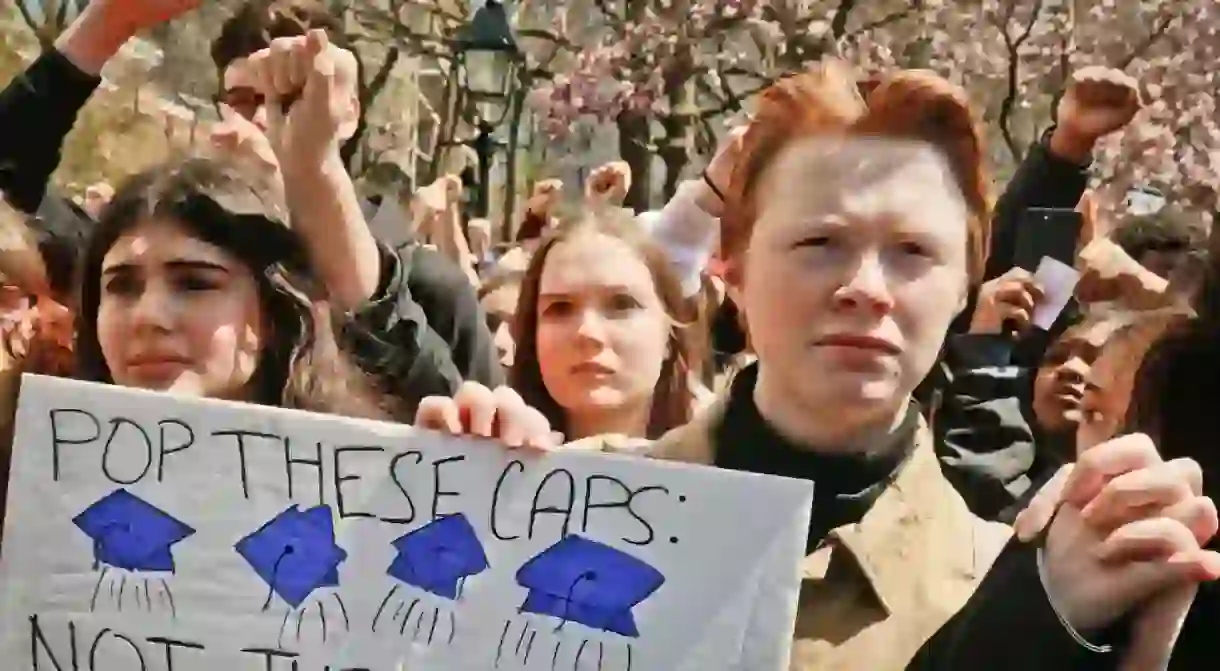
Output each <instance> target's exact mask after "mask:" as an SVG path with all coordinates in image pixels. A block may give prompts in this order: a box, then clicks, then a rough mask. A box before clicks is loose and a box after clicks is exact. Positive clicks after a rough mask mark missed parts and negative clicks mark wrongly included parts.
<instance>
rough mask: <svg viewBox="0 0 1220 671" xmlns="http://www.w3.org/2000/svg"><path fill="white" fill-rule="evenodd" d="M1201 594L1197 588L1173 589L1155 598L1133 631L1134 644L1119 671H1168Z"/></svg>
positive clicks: (1141, 614)
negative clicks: (1189, 614) (1190, 614)
mask: <svg viewBox="0 0 1220 671" xmlns="http://www.w3.org/2000/svg"><path fill="white" fill-rule="evenodd" d="M1198 591H1199V587H1198V585H1197V584H1194V583H1190V584H1186V585H1181V586H1179V587H1174V588H1172V589H1170V590H1169V591H1167V592H1162V593H1161V594H1160V595H1158V596H1156V597H1154V598H1153V599H1152V600H1151V601H1149V602H1148V604H1147V605H1146V606H1145V607H1144V608H1143V610H1142V612H1141V613H1140V614H1139V617H1138V619H1136V621H1135V624H1134V626H1133V627H1132V641H1131V645H1130V647H1129V648H1128V649H1127V650H1126V652H1125V653H1124V655H1123V659H1122V662H1121V663H1120V665H1119V671H1165V669H1167V668H1169V658H1170V656H1171V655H1172V654H1173V648H1174V644H1175V643H1177V640H1178V635H1179V634H1181V633H1182V624H1183V623H1184V622H1185V621H1186V614H1187V613H1188V612H1189V611H1190V606H1191V604H1192V603H1194V600H1195V594H1197V593H1198Z"/></svg>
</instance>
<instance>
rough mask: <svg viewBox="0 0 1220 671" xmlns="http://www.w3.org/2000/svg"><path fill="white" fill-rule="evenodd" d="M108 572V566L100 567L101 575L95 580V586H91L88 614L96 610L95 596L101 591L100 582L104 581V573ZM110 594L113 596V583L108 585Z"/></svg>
mask: <svg viewBox="0 0 1220 671" xmlns="http://www.w3.org/2000/svg"><path fill="white" fill-rule="evenodd" d="M109 570H110V567H109V566H103V567H102V574H101V575H100V576H98V578H97V584H96V585H94V586H93V598H92V599H90V600H89V612H90V613H92V612H93V611H95V610H97V595H98V592H101V591H102V581H103V580H105V579H106V573H107V572H108V571H109ZM110 594H111V596H113V595H114V583H113V582H112V583H110Z"/></svg>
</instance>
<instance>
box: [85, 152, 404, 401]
mask: <svg viewBox="0 0 1220 671" xmlns="http://www.w3.org/2000/svg"><path fill="white" fill-rule="evenodd" d="M274 193H276V191H275V189H274V188H273V187H272V186H271V185H270V184H269V183H267V182H266V181H264V180H262V179H260V178H257V177H253V176H251V175H249V174H247V173H245V172H244V171H242V170H241V169H239V168H238V167H237V166H236V165H233V164H230V163H227V162H223V161H217V160H214V159H210V158H187V159H184V160H181V161H178V162H175V163H170V164H168V165H164V166H160V167H156V168H153V169H150V170H148V171H146V172H143V173H140V174H137V175H136V176H134V177H132V178H131V179H129V180H128V181H127V182H126V183H125V184H124V185H123V186H122V187H121V188H120V189H119V190H118V193H116V194H115V197H114V199H113V200H112V201H111V202H110V204H109V205H108V206H107V207H106V209H105V210H104V211H103V212H102V214H101V216H100V218H99V222H98V226H97V228H96V229H95V230H94V231H93V233H92V236H91V237H90V239H89V241H88V244H87V246H86V250H85V254H84V259H83V262H82V264H81V280H80V283H79V285H80V301H79V312H78V327H77V336H76V347H75V352H76V377H77V378H79V379H83V380H89V381H94V382H105V383H112V382H113V380H112V378H111V374H110V369H109V367H108V366H107V365H106V360H105V357H104V356H103V355H102V349H101V345H100V343H99V342H98V334H97V315H98V305H99V303H100V301H101V284H102V283H101V272H102V262H103V260H104V258H105V256H106V254H107V253H108V252H109V251H110V248H111V247H112V246H113V245H114V244H115V242H116V241H117V240H118V239H119V238H120V237H122V236H123V235H124V234H126V233H127V232H129V231H130V230H131V229H133V228H134V227H136V226H137V225H139V224H141V223H142V222H145V221H149V220H166V221H173V222H175V223H177V224H178V225H181V226H183V227H184V228H185V230H186V231H187V233H188V234H189V235H191V236H192V237H195V238H197V239H199V240H202V241H204V242H207V243H209V244H212V245H215V246H216V247H219V248H221V249H223V250H225V251H226V252H228V253H229V254H232V255H233V256H234V257H236V258H237V259H238V260H239V261H240V262H241V263H242V264H244V265H245V266H246V267H247V268H249V269H250V272H251V273H252V274H253V275H254V278H255V281H256V282H257V285H258V295H259V299H260V302H261V308H262V310H263V315H264V317H265V319H266V322H267V323H268V324H269V328H268V333H267V342H266V343H265V345H264V347H263V351H262V353H261V354H260V356H259V360H258V363H257V366H256V368H255V372H254V376H253V378H252V379H251V380H250V388H251V392H252V393H251V398H250V399H249V400H250V401H251V402H253V403H258V404H260V405H269V406H278V407H285V408H298V409H301V410H309V411H313V412H321V413H329V414H337V415H346V416H352V417H369V418H379V419H381V418H387V417H389V416H390V415H391V414H397V413H396V412H394V410H395V408H394V406H393V404H392V402H391V401H390V399H388V398H387V397H385V396H384V395H381V394H379V393H378V392H377V391H376V390H375V387H374V385H373V384H372V382H371V381H370V379H369V378H368V377H366V376H365V375H364V374H363V373H361V372H360V371H359V369H357V368H356V367H355V365H353V364H352V363H351V362H350V361H349V360H348V358H347V357H346V356H345V355H344V354H343V353H342V352H341V351H340V349H339V347H338V345H337V339H336V331H337V326H338V322H337V320H338V319H339V318H338V316H337V315H335V314H333V313H332V311H331V310H330V308H329V305H328V303H327V301H326V295H325V292H324V290H323V288H322V284H321V282H320V281H319V280H318V278H317V276H316V273H315V271H314V268H313V266H312V264H311V263H310V260H309V257H308V254H307V253H306V250H305V248H304V245H303V243H302V241H301V239H300V237H299V236H298V235H297V234H296V233H294V232H293V231H291V230H290V229H289V228H288V227H287V226H286V225H285V224H284V222H285V221H286V220H287V217H286V215H285V211H284V208H283V206H282V204H280V203H278V201H277V198H276V197H275V196H274V195H273V194H274Z"/></svg>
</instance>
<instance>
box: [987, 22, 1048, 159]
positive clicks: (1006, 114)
mask: <svg viewBox="0 0 1220 671" xmlns="http://www.w3.org/2000/svg"><path fill="white" fill-rule="evenodd" d="M1045 4H1046V3H1045V0H1035V2H1034V5H1033V7H1032V8H1031V9H1030V13H1029V21H1028V22H1027V23H1026V24H1025V26H1024V27H1023V28H1022V30H1021V32H1020V33H1019V34H1018V35H1016V36H1015V37H1014V36H1013V35H1012V33H1010V32H1008V24H1009V23H1010V22H1011V21H1012V18H1013V14H1014V12H1015V8H1016V2H1015V1H1014V0H1009V2H1008V4H1007V5H1006V7H1007V10H1008V11H1006V12H1005V13H1004V20H1003V25H1001V26H1000V31H1001V33H1003V35H1004V46H1005V47H1006V48H1007V50H1008V92H1007V93H1006V94H1005V95H1004V100H1003V102H1001V103H1000V115H999V118H998V119H997V121H998V123H999V126H1000V135H1002V136H1003V137H1004V144H1005V145H1007V146H1008V151H1009V153H1010V154H1012V158H1013V160H1014V161H1017V162H1020V160H1021V157H1022V155H1023V154H1024V153H1025V152H1024V151H1022V150H1021V147H1020V144H1019V143H1018V142H1017V139H1016V137H1014V136H1013V133H1012V113H1013V110H1015V109H1016V106H1017V95H1018V93H1019V91H1018V88H1019V86H1020V77H1021V57H1020V51H1021V47H1022V46H1023V45H1024V44H1025V42H1026V41H1027V40H1029V36H1030V35H1032V34H1033V32H1034V26H1035V25H1037V23H1038V19H1040V18H1041V17H1042V8H1043V6H1044V5H1045Z"/></svg>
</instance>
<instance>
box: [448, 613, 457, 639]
mask: <svg viewBox="0 0 1220 671" xmlns="http://www.w3.org/2000/svg"><path fill="white" fill-rule="evenodd" d="M456 634H457V617H455V616H454V615H453V611H449V645H453V637H454V636H455V635H456Z"/></svg>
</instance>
